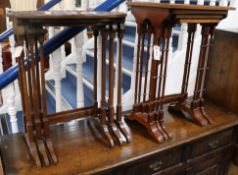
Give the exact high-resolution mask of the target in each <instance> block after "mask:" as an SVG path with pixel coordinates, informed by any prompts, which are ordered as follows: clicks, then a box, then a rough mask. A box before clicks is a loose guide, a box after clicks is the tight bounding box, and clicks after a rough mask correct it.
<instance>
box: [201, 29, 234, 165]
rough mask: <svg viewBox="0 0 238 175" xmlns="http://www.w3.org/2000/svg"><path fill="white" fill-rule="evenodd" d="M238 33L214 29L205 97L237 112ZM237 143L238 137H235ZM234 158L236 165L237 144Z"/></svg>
mask: <svg viewBox="0 0 238 175" xmlns="http://www.w3.org/2000/svg"><path fill="white" fill-rule="evenodd" d="M237 47H238V33H235V32H230V31H222V30H216V37H215V38H214V47H212V49H211V59H210V60H209V62H208V64H209V65H210V66H209V67H210V69H209V70H208V73H207V81H206V89H207V92H206V93H205V98H206V99H207V100H209V101H211V102H213V103H216V104H217V105H219V106H222V107H224V108H226V109H227V110H229V111H232V112H234V113H236V114H238V74H237V66H238V60H237V57H238V50H237ZM221 48H222V49H221ZM236 140H237V143H238V138H236ZM234 160H235V162H236V164H237V165H238V146H237V151H236V156H234Z"/></svg>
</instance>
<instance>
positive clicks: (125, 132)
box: [116, 24, 130, 142]
mask: <svg viewBox="0 0 238 175" xmlns="http://www.w3.org/2000/svg"><path fill="white" fill-rule="evenodd" d="M122 28H124V26H122V25H120V24H119V25H118V62H117V64H118V65H117V70H118V75H117V76H118V78H117V81H118V82H117V85H118V87H117V120H116V122H117V124H118V126H119V129H120V131H121V132H122V134H123V135H124V137H125V138H126V141H127V142H129V141H130V136H129V132H128V129H127V128H128V127H127V126H126V123H125V121H124V120H123V119H122V102H121V101H122V100H121V96H122V94H121V77H122V71H121V67H122V63H121V62H122V38H123V31H122Z"/></svg>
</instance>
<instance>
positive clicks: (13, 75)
mask: <svg viewBox="0 0 238 175" xmlns="http://www.w3.org/2000/svg"><path fill="white" fill-rule="evenodd" d="M124 1H125V0H106V1H104V2H102V3H101V4H100V5H98V6H97V7H96V8H95V9H93V11H111V10H112V9H114V8H115V7H117V6H119V5H120V4H121V3H123V2H124ZM84 29H85V28H84V27H67V28H65V29H64V30H63V31H61V32H59V33H58V34H57V35H55V36H54V37H53V38H51V39H50V40H48V41H47V42H46V43H45V44H44V55H45V56H48V55H49V54H51V53H52V52H54V51H55V50H56V49H57V48H59V47H60V46H61V45H63V44H64V43H65V42H67V41H68V40H70V39H71V38H73V37H74V36H75V35H77V34H78V33H80V32H82V31H83V30H84ZM17 77H18V66H17V65H15V66H12V67H11V68H9V69H8V70H6V71H5V72H3V73H2V74H0V90H1V89H3V88H4V87H6V86H7V85H8V84H10V83H11V82H13V81H14V80H15V79H17Z"/></svg>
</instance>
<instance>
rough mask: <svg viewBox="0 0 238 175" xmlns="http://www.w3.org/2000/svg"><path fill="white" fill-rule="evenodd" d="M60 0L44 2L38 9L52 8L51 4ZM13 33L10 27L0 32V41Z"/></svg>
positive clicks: (53, 4)
mask: <svg viewBox="0 0 238 175" xmlns="http://www.w3.org/2000/svg"><path fill="white" fill-rule="evenodd" d="M61 1H62V0H51V1H49V2H47V3H46V4H44V5H43V6H42V7H40V8H39V9H38V11H43V10H49V9H50V8H52V7H53V6H55V5H56V4H58V3H59V2H61ZM12 34H13V29H12V28H10V29H8V30H6V31H5V32H3V33H1V34H0V42H3V41H4V40H6V39H8V38H9V36H11V35H12Z"/></svg>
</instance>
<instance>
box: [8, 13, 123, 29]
mask: <svg viewBox="0 0 238 175" xmlns="http://www.w3.org/2000/svg"><path fill="white" fill-rule="evenodd" d="M8 16H9V17H11V18H13V19H15V20H17V21H18V22H19V23H21V24H41V25H49V26H54V25H60V26H64V25H82V24H85V23H87V24H90V23H93V24H95V23H97V22H101V23H103V24H106V23H107V22H109V21H111V22H113V20H118V19H121V20H124V18H125V16H126V14H125V13H120V12H94V11H78V10H68V11H67V10H66V11H59V10H58V11H21V12H10V13H9V14H8Z"/></svg>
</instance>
